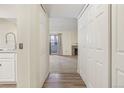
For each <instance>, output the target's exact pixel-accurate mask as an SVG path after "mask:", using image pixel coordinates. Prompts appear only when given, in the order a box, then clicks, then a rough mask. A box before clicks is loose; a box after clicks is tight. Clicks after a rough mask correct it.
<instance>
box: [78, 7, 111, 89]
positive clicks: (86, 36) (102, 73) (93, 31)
mask: <svg viewBox="0 0 124 93" xmlns="http://www.w3.org/2000/svg"><path fill="white" fill-rule="evenodd" d="M79 20H80V21H79V24H80V26H79V27H80V30H79V33H80V35H79V40H80V42H79V43H78V44H79V51H80V53H79V55H80V56H79V59H80V74H81V76H82V78H83V79H84V78H85V79H84V81H85V82H86V85H87V87H100V88H101V87H110V86H109V26H108V25H109V5H89V6H88V8H87V9H86V10H85V12H84V14H83V15H82V17H81V19H79ZM81 21H82V22H81ZM81 24H82V27H81Z"/></svg>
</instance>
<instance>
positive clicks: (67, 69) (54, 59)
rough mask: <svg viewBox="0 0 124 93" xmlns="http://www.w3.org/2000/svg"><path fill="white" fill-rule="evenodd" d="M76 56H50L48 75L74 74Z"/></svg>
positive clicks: (75, 70)
mask: <svg viewBox="0 0 124 93" xmlns="http://www.w3.org/2000/svg"><path fill="white" fill-rule="evenodd" d="M76 72H77V56H59V55H50V73H76Z"/></svg>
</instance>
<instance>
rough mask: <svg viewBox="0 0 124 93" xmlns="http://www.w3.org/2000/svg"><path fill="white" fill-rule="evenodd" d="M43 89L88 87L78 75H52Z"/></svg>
mask: <svg viewBox="0 0 124 93" xmlns="http://www.w3.org/2000/svg"><path fill="white" fill-rule="evenodd" d="M43 88H86V85H85V83H84V81H83V80H82V79H81V77H80V75H79V74H77V73H61V74H60V73H51V74H50V75H49V76H48V78H47V80H46V81H45V83H44V85H43Z"/></svg>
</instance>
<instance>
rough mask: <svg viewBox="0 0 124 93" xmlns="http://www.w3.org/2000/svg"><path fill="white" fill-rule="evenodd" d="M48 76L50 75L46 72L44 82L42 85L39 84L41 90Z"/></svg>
mask: <svg viewBox="0 0 124 93" xmlns="http://www.w3.org/2000/svg"><path fill="white" fill-rule="evenodd" d="M49 74H50V72H48V73H47V74H46V75H45V78H44V80H43V83H42V82H41V88H43V85H44V83H45V81H46V79H47V78H48V76H49Z"/></svg>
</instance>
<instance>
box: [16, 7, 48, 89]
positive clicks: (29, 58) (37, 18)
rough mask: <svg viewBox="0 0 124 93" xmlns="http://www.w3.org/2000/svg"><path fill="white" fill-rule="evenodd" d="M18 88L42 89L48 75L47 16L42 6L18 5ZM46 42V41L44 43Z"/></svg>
mask: <svg viewBox="0 0 124 93" xmlns="http://www.w3.org/2000/svg"><path fill="white" fill-rule="evenodd" d="M17 10H18V16H17V17H18V18H17V22H18V24H17V25H18V43H23V49H22V50H21V49H18V55H17V87H42V84H43V82H44V80H45V79H46V77H47V75H48V71H49V70H48V67H49V65H48V41H47V35H48V29H47V26H48V24H47V15H45V14H44V12H43V10H42V9H41V6H40V5H18V6H17ZM43 40H44V41H43Z"/></svg>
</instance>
